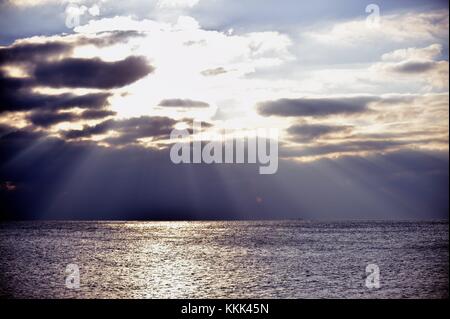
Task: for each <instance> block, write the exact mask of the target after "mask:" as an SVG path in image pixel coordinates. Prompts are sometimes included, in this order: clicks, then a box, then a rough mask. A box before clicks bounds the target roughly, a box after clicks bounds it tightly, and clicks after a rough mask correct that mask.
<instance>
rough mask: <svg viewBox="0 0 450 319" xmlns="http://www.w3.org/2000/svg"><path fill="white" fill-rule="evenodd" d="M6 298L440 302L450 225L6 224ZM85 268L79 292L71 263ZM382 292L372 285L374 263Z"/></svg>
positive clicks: (0, 245)
mask: <svg viewBox="0 0 450 319" xmlns="http://www.w3.org/2000/svg"><path fill="white" fill-rule="evenodd" d="M0 231H1V232H0V249H1V250H0V252H1V257H2V264H1V275H0V276H1V277H0V280H1V281H0V283H1V286H0V296H2V297H13V298H24V297H27V298H45V297H47V298H48V297H57V298H313V297H319V298H351V297H356V298H372V297H375V298H408V297H418V298H433V297H447V296H448V223H438V222H435V223H424V222H423V223H404V222H340V223H309V222H301V221H279V222H277V221H271V222H269V221H266V222H16V223H3V224H0ZM70 263H75V264H77V265H78V266H79V268H80V277H81V280H80V281H81V284H80V289H79V290H70V289H67V288H66V287H65V272H64V271H65V267H66V265H67V264H70ZM369 263H376V264H377V265H379V267H380V269H381V288H380V289H378V290H369V289H367V288H366V287H365V276H366V273H365V267H366V265H367V264H369Z"/></svg>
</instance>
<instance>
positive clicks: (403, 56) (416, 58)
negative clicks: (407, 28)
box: [371, 44, 449, 88]
mask: <svg viewBox="0 0 450 319" xmlns="http://www.w3.org/2000/svg"><path fill="white" fill-rule="evenodd" d="M441 54H442V46H441V45H440V44H432V45H430V46H428V47H424V48H415V47H414V48H406V49H400V50H395V51H392V52H388V53H386V54H384V55H383V56H382V62H379V63H376V64H375V65H373V66H372V67H371V69H372V70H374V71H375V72H379V73H381V74H385V75H386V74H388V75H390V76H396V77H398V78H400V79H402V78H403V79H404V80H408V81H411V80H414V79H415V80H420V81H424V82H426V83H428V84H431V85H432V86H433V87H436V88H446V87H448V78H449V64H448V61H446V60H441V61H436V60H435V59H436V58H437V57H439V56H440V55H441Z"/></svg>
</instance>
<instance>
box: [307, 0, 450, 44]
mask: <svg viewBox="0 0 450 319" xmlns="http://www.w3.org/2000/svg"><path fill="white" fill-rule="evenodd" d="M448 23H449V19H448V9H443V10H437V11H431V12H423V13H419V12H408V13H399V14H388V15H382V16H381V21H380V26H379V27H370V26H368V25H367V23H366V20H365V19H355V20H350V21H345V22H339V23H336V24H334V25H332V26H329V27H327V28H324V29H322V30H319V31H311V32H308V33H306V35H307V36H308V37H310V38H312V39H314V40H316V41H319V42H322V43H328V44H333V45H335V44H338V45H341V46H342V45H344V46H360V45H365V44H368V43H379V42H380V41H383V42H386V41H389V42H395V43H402V42H416V43H418V42H424V41H436V40H437V39H441V40H442V39H445V38H448Z"/></svg>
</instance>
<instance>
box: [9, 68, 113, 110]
mask: <svg viewBox="0 0 450 319" xmlns="http://www.w3.org/2000/svg"><path fill="white" fill-rule="evenodd" d="M33 87H34V81H33V80H31V79H22V78H10V77H5V76H4V75H3V74H2V72H0V112H5V111H11V112H14V111H27V110H32V109H36V108H45V109H47V110H48V109H53V110H56V109H68V108H72V107H80V108H101V107H103V106H105V105H106V104H107V99H108V97H109V96H110V94H109V93H89V94H85V95H74V94H71V93H63V94H56V95H49V94H39V93H34V92H33V91H32V89H33Z"/></svg>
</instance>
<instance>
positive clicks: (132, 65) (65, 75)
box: [34, 56, 154, 89]
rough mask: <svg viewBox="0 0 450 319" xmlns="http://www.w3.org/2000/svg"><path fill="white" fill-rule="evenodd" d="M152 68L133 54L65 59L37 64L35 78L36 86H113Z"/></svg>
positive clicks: (131, 80) (109, 87) (123, 84)
mask: <svg viewBox="0 0 450 319" xmlns="http://www.w3.org/2000/svg"><path fill="white" fill-rule="evenodd" d="M153 70H154V68H153V67H152V66H150V65H148V64H147V62H146V60H145V58H143V57H136V56H131V57H128V58H126V59H125V60H121V61H117V62H105V61H102V60H100V59H98V58H95V59H78V58H67V59H63V60H61V61H56V62H45V63H41V64H39V65H37V66H36V69H35V71H34V77H35V79H36V81H37V83H39V85H44V86H51V87H56V88H60V87H74V88H98V89H112V88H118V87H122V86H125V85H128V84H131V83H133V82H136V81H137V80H139V79H141V78H143V77H145V76H146V75H148V74H149V73H151V72H153Z"/></svg>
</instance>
